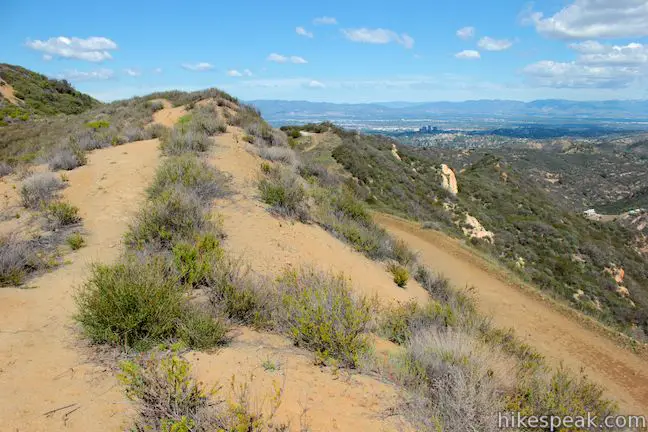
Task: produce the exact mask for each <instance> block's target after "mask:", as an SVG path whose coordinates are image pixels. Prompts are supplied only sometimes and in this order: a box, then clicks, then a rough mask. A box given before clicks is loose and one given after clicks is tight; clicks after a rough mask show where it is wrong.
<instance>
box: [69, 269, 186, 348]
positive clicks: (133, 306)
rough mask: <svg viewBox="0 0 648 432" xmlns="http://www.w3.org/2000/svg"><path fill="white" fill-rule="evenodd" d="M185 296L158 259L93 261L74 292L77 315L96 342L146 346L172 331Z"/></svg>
mask: <svg viewBox="0 0 648 432" xmlns="http://www.w3.org/2000/svg"><path fill="white" fill-rule="evenodd" d="M185 302H186V300H185V297H184V294H183V292H182V290H180V289H178V284H177V281H176V280H175V279H174V278H172V277H171V276H170V271H169V269H168V267H167V265H166V263H165V262H164V261H163V260H162V259H148V260H138V259H136V258H132V257H130V258H127V259H126V260H125V261H124V262H120V263H117V264H114V265H99V264H95V265H93V267H92V270H91V274H90V279H89V280H88V281H87V282H86V283H85V284H84V285H83V287H82V288H81V290H80V291H79V292H78V293H77V296H76V303H77V307H78V312H77V315H76V320H77V321H78V322H79V323H80V324H81V326H82V327H83V329H84V331H85V333H86V334H87V335H88V337H90V339H92V341H93V342H96V343H108V344H112V345H120V346H125V347H135V348H146V347H150V346H152V345H154V344H155V343H159V342H161V341H164V340H168V339H171V338H173V337H174V336H176V334H177V326H178V323H179V322H180V321H181V319H182V315H183V312H184V310H185Z"/></svg>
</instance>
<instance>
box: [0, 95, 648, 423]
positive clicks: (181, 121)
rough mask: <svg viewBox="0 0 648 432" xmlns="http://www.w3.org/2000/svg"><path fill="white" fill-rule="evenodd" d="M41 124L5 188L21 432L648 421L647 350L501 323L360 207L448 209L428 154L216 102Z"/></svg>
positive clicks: (8, 412)
mask: <svg viewBox="0 0 648 432" xmlns="http://www.w3.org/2000/svg"><path fill="white" fill-rule="evenodd" d="M36 124H39V123H36ZM42 125H43V126H41V127H40V128H39V129H36V130H35V131H32V132H31V135H29V136H28V135H27V134H26V132H25V131H24V130H23V129H20V128H19V125H12V126H10V127H9V129H8V130H11V131H12V133H13V134H15V135H14V136H18V137H20V139H18V140H15V142H12V143H10V144H9V145H7V146H6V149H10V150H11V151H8V150H5V151H6V152H7V153H9V154H13V155H15V156H14V158H13V159H12V160H11V162H12V164H13V165H12V168H13V169H14V170H15V173H10V174H7V175H5V176H4V177H3V178H2V180H1V181H0V192H2V195H3V197H4V199H3V202H2V203H1V205H2V211H3V218H1V219H0V236H1V237H0V238H1V240H0V247H1V249H0V256H2V257H3V258H6V259H3V260H2V263H0V264H2V265H1V266H0V276H1V278H0V282H1V283H2V286H3V288H1V289H0V308H1V311H2V313H0V327H1V328H2V329H3V332H1V333H0V348H1V349H0V362H1V363H2V364H7V365H11V366H10V367H7V368H5V369H3V370H2V371H1V373H0V386H1V387H2V388H3V392H2V393H0V417H1V418H3V420H4V421H5V424H7V426H8V428H10V429H12V430H13V429H21V430H58V429H62V428H65V429H66V430H72V431H89V430H97V431H99V430H101V431H103V430H154V431H192V432H193V431H200V432H207V431H213V430H228V431H229V430H246V431H255V432H264V431H267V432H278V431H300V432H302V431H306V430H312V431H329V430H342V431H355V430H385V431H403V430H404V431H424V432H426V431H430V432H431V431H439V430H448V431H454V430H463V427H464V426H465V424H466V423H468V424H470V425H471V427H474V428H476V430H480V431H493V432H494V431H495V430H497V424H496V423H495V422H494V421H493V419H494V418H495V416H496V413H497V412H501V411H507V410H511V411H517V410H521V411H524V412H527V413H537V414H540V413H546V412H550V413H569V414H572V415H575V414H583V415H584V414H585V413H587V412H591V413H595V415H599V416H605V415H608V414H612V413H615V412H617V411H618V408H619V407H620V409H621V410H623V411H624V412H626V411H627V412H635V411H638V410H639V411H641V410H643V409H644V408H645V407H646V406H648V394H646V392H645V389H646V388H648V377H646V376H645V371H644V370H643V369H642V368H643V365H644V363H643V361H642V360H641V357H639V356H638V355H637V354H635V353H633V352H631V351H629V350H626V349H625V348H623V347H622V346H617V345H616V344H615V343H614V342H612V341H610V340H608V339H606V338H605V337H604V336H602V335H600V334H598V333H596V332H593V331H590V330H588V329H587V328H586V327H584V326H583V325H582V324H581V323H580V322H579V321H578V320H568V319H567V318H564V317H563V318H562V319H564V320H568V321H564V322H565V326H564V327H563V331H564V330H565V329H566V328H572V329H573V331H574V334H575V335H578V337H577V336H573V337H572V339H570V340H569V341H565V340H562V339H561V338H557V337H555V336H556V334H557V333H556V331H557V329H556V328H555V326H554V327H551V328H548V327H547V326H535V327H534V326H527V327H525V328H524V329H523V330H524V334H522V335H516V334H515V332H513V331H511V330H507V329H506V328H500V327H498V326H496V325H495V324H493V323H491V320H490V318H489V317H488V316H485V315H483V312H482V311H481V308H480V306H479V305H478V304H477V303H475V300H474V298H473V297H472V294H471V293H470V292H468V291H464V290H462V289H461V287H457V286H454V285H452V284H451V283H450V282H449V281H448V280H446V279H445V278H443V277H441V276H438V275H437V272H439V271H441V270H443V269H442V268H441V267H440V266H438V263H435V262H434V261H433V260H429V259H428V258H427V256H419V254H418V253H417V252H416V251H415V250H414V249H412V247H413V246H412V245H411V244H410V243H409V242H408V241H405V240H403V239H399V238H395V237H392V236H391V235H390V234H389V233H388V232H387V231H385V230H384V229H383V228H381V227H380V226H379V225H378V224H377V223H376V221H374V219H373V217H372V215H371V213H370V212H369V210H368V208H367V206H366V204H365V202H369V203H373V204H374V205H376V206H378V205H382V208H392V207H393V208H396V207H397V206H400V207H399V208H400V209H401V210H403V211H407V210H408V208H409V206H410V205H411V203H412V202H415V201H416V200H419V199H420V198H421V197H423V196H424V195H425V194H428V195H429V197H430V199H429V200H421V206H420V208H417V209H416V211H417V212H418V214H421V215H425V214H427V213H428V211H429V209H432V208H435V206H436V207H438V208H440V209H443V205H442V203H441V202H436V201H435V197H437V198H438V197H442V199H443V200H449V201H452V197H451V195H452V194H451V193H450V192H447V191H445V189H443V188H442V187H441V186H440V178H439V169H438V168H437V167H434V166H430V165H429V164H428V159H426V157H425V156H420V157H418V156H415V155H414V154H412V155H409V156H408V155H407V154H406V151H405V150H402V149H399V148H395V147H394V146H392V143H391V141H383V140H382V139H381V138H371V139H370V141H367V138H366V137H363V136H361V135H357V134H355V133H348V132H344V131H342V130H339V129H337V128H333V127H331V125H321V126H319V127H314V128H306V130H301V129H299V128H296V129H287V130H286V132H287V133H286V132H284V131H281V130H277V129H274V128H272V127H270V126H269V125H268V123H267V122H266V121H265V120H264V119H263V118H262V117H261V116H260V115H259V113H258V112H257V111H256V110H255V109H253V108H252V107H250V106H247V105H244V104H241V103H240V102H239V101H238V100H237V99H236V98H234V97H232V96H230V95H228V94H226V93H224V92H222V91H219V90H216V89H210V90H206V91H201V92H194V93H182V92H165V93H157V94H152V95H149V96H146V97H142V98H133V99H130V100H126V101H121V102H118V103H114V104H108V105H103V106H101V107H98V108H95V109H93V110H90V111H87V112H84V113H82V114H79V115H69V116H61V117H60V118H59V117H57V118H56V119H52V120H51V121H50V120H47V121H45V120H43V121H42ZM45 125H49V128H46V127H45ZM52 126H56V127H55V128H52ZM308 129H310V130H308ZM65 133H68V134H69V135H70V136H71V137H73V138H72V139H69V140H64V141H63V142H61V139H60V137H62V136H64V134H65ZM372 140H376V141H372ZM7 142H8V141H7ZM349 147H350V148H349ZM356 148H357V149H359V150H360V151H362V152H364V153H363V154H362V155H361V156H362V158H363V159H361V161H360V162H353V161H355V160H356V159H355V158H354V157H353V156H354V155H355V156H358V155H356V154H355V153H354V151H355V150H354V149H356ZM345 152H346V153H348V154H349V155H351V156H349V157H348V158H347V159H348V162H349V163H347V161H345V160H344V159H345V158H344V157H343V155H344V154H345ZM29 155H36V156H30V157H28V156H29ZM415 157H418V159H417V161H418V162H420V163H419V166H417V167H416V168H414V167H412V166H411V165H403V164H408V163H409V162H412V161H414V158H415ZM392 160H393V161H395V162H397V163H396V164H391V163H390V162H391V161H392ZM487 162H488V163H487V164H486V166H485V168H483V169H484V170H485V171H484V173H482V174H479V175H483V176H485V177H488V176H489V171H488V169H489V167H490V161H487ZM403 166H406V167H407V169H406V170H403ZM354 167H357V168H354ZM412 168H414V170H412ZM363 169H364V170H365V171H362V170H363ZM376 169H379V170H381V172H380V173H379V175H376V172H375V170H376ZM479 169H482V168H479ZM353 171H358V174H357V175H355V178H354V175H351V173H353ZM410 171H411V172H412V174H413V175H414V178H416V175H417V174H416V173H417V172H420V173H422V174H421V175H422V178H424V179H425V180H424V182H423V183H425V184H421V187H420V189H412V188H410V187H409V184H410V183H408V182H409V181H410V180H408V176H409V175H410V174H409V172H410ZM445 172H446V174H447V170H445ZM362 175H364V176H366V177H365V179H364V180H362V179H360V177H361V176H362ZM511 176H512V179H511V181H512V182H513V181H514V180H515V179H514V178H513V177H514V176H513V174H511ZM370 178H371V179H372V180H369V179H370ZM358 179H360V180H358ZM462 182H463V180H462V178H461V176H459V185H460V187H465V186H463V185H462ZM428 183H429V184H428ZM452 184H453V182H452V181H451V180H449V181H448V185H447V186H446V187H451V185H452ZM369 185H375V186H374V187H375V191H373V190H372V188H371V187H370V186H369ZM372 192H373V193H372ZM390 197H391V198H390ZM437 201H438V199H437ZM458 205H459V204H458V203H457V206H458ZM466 205H467V204H466ZM471 211H472V208H471ZM493 217H494V216H493ZM451 225H452V224H447V226H448V227H450V226H451ZM461 228H462V227H457V228H456V229H455V231H456V234H458V235H459V234H460V233H461V232H462V230H461ZM496 235H497V234H496ZM603 240H608V239H607V238H606V239H603ZM603 240H602V241H603ZM414 247H416V246H414ZM466 262H467V263H469V264H470V261H468V260H467V261H466ZM88 264H92V265H88ZM470 265H472V264H470ZM628 273H630V270H628ZM628 277H629V278H632V277H634V276H628ZM24 287H29V288H31V289H24ZM507 288H508V289H511V290H513V291H514V292H516V291H515V290H516V289H515V288H514V287H512V286H508V287H507ZM516 307H519V310H516V313H517V314H518V315H519V314H521V313H524V309H525V308H527V307H532V308H537V311H534V312H537V314H538V315H540V316H541V317H553V316H554V315H551V314H550V313H549V312H547V311H551V310H552V309H546V308H549V307H550V306H548V305H546V304H543V303H539V302H535V303H532V302H526V303H525V302H522V303H519V304H517V303H516ZM545 309H546V310H545ZM498 313H500V315H499V318H498V322H499V323H504V325H505V326H506V325H508V324H507V323H508V321H506V319H505V318H506V310H505V309H503V310H500V311H498ZM516 316H517V315H516ZM533 319H536V318H535V317H534V318H533ZM537 319H541V318H537ZM560 322H563V321H560ZM535 331H538V332H545V331H546V332H547V333H543V334H542V336H543V337H541V338H540V337H538V339H539V340H541V343H539V344H538V347H537V349H536V348H534V346H533V343H534V340H535V339H536V338H535V336H536V335H534V334H533V332H535ZM529 332H530V333H529ZM537 336H540V334H538V335H537ZM581 337H582V340H581ZM521 338H523V339H521ZM567 343H568V344H569V346H570V347H571V348H573V349H570V350H567V349H564V348H566V345H565V344H567ZM578 352H581V353H588V354H590V355H591V356H592V357H594V358H595V361H594V360H592V359H591V358H589V357H590V355H586V356H583V355H579V354H578ZM545 356H547V357H546V358H545ZM563 360H565V362H564V363H565V365H566V366H565V367H561V366H560V365H561V364H562V363H563ZM613 362H614V363H613ZM613 364H614V367H611V366H612V365H613ZM583 368H586V369H587V372H588V374H589V373H591V375H592V379H593V380H594V381H590V379H589V378H587V377H586V376H585V375H584V373H583V370H584V369H583ZM628 377H632V378H631V379H629V378H628ZM607 384H610V385H607ZM603 386H605V390H603V388H604V387H603ZM35 391H37V392H38V394H39V397H38V398H34V397H33V395H34V392H35ZM611 399H614V400H611Z"/></svg>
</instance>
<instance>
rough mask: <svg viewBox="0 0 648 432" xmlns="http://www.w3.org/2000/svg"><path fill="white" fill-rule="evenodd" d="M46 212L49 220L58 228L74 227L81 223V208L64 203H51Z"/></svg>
mask: <svg viewBox="0 0 648 432" xmlns="http://www.w3.org/2000/svg"><path fill="white" fill-rule="evenodd" d="M46 212H47V217H48V219H49V220H50V222H51V223H52V224H53V225H54V226H56V227H62V226H67V225H73V224H75V223H78V222H80V221H81V216H79V208H78V207H76V206H73V205H72V204H69V203H66V202H64V201H58V202H53V203H50V204H49V205H48V206H47V208H46Z"/></svg>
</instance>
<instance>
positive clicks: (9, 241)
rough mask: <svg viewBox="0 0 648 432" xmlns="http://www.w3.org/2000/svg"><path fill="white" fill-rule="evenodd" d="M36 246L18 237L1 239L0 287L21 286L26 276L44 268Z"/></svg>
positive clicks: (10, 236) (9, 236) (12, 236)
mask: <svg viewBox="0 0 648 432" xmlns="http://www.w3.org/2000/svg"><path fill="white" fill-rule="evenodd" d="M37 251H38V249H37V248H36V244H34V243H33V242H28V241H24V240H21V239H19V238H18V237H17V236H16V235H8V236H5V237H2V238H0V286H8V285H14V286H17V285H20V284H21V283H22V282H23V281H24V279H25V277H26V275H27V274H28V273H30V272H32V271H36V270H38V269H39V268H41V267H42V266H43V263H42V261H41V259H40V258H39V257H38V254H37Z"/></svg>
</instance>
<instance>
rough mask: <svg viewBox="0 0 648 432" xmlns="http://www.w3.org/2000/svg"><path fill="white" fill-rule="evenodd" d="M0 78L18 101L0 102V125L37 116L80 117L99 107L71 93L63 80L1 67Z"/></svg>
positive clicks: (0, 100) (85, 96)
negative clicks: (12, 91) (8, 86)
mask: <svg viewBox="0 0 648 432" xmlns="http://www.w3.org/2000/svg"><path fill="white" fill-rule="evenodd" d="M0 78H2V80H4V81H5V82H6V83H7V84H8V85H10V86H11V87H12V88H13V90H14V96H15V97H16V98H18V99H19V103H18V105H14V104H12V103H10V102H9V101H7V100H6V99H3V98H0V104H1V105H0V125H3V126H4V125H6V123H9V122H12V121H16V120H22V121H25V120H28V119H29V118H31V117H33V116H34V115H36V116H51V115H56V114H80V113H82V112H84V111H87V110H89V109H91V108H94V107H96V106H98V105H100V102H99V101H97V100H96V99H94V98H92V97H91V96H88V95H86V94H84V93H81V92H79V91H77V90H75V89H74V87H72V86H71V85H70V83H69V82H67V81H66V80H56V79H51V78H48V77H46V76H45V75H41V74H39V73H36V72H32V71H30V70H28V69H25V68H23V67H20V66H13V65H9V64H4V63H3V64H0Z"/></svg>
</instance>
